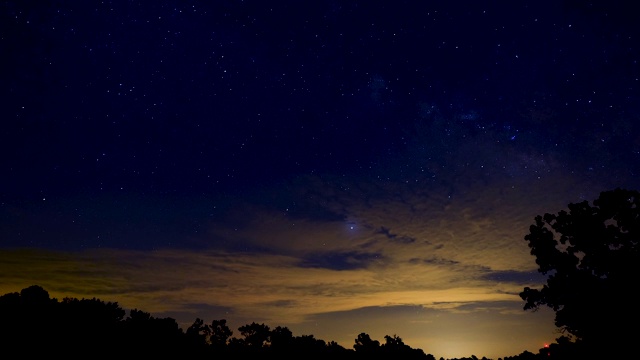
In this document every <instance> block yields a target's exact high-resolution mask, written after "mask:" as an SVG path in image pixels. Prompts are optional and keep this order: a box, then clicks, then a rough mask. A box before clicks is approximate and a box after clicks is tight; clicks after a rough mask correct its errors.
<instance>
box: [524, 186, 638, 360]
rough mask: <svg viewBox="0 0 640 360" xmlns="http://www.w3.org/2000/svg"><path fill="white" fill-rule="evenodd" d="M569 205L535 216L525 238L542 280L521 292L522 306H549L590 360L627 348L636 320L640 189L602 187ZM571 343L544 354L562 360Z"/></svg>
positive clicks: (577, 348) (628, 350)
mask: <svg viewBox="0 0 640 360" xmlns="http://www.w3.org/2000/svg"><path fill="white" fill-rule="evenodd" d="M568 209H569V211H565V210H562V211H560V212H559V213H557V214H545V215H544V216H537V217H536V218H535V224H534V225H532V226H531V227H530V233H529V234H528V235H526V236H525V240H526V241H528V242H529V247H530V248H531V254H532V255H534V256H535V257H536V263H537V264H538V266H539V269H538V271H539V272H540V273H542V274H544V275H547V283H546V284H545V285H544V286H543V287H542V289H531V288H529V287H526V288H525V289H524V291H523V292H522V293H520V296H521V297H522V299H523V300H525V301H526V303H525V305H524V308H525V310H527V309H533V310H535V309H537V308H538V307H539V306H542V305H546V306H548V307H550V308H551V309H553V310H554V311H555V313H556V316H555V324H556V326H558V327H559V328H561V329H562V330H563V331H565V332H566V333H568V334H569V335H570V338H573V339H574V340H575V344H574V345H573V346H571V348H572V349H573V351H580V352H582V353H583V354H585V355H586V354H589V357H590V358H591V357H596V356H597V357H601V358H617V357H621V356H623V355H624V354H630V353H633V352H634V349H633V347H634V346H635V344H634V341H635V339H636V338H637V335H638V331H637V330H636V329H637V324H638V320H640V308H639V307H638V306H637V304H636V300H635V296H636V292H637V291H636V290H637V289H636V288H637V279H638V278H639V277H640V268H639V267H638V264H640V254H639V252H638V241H639V240H640V193H638V192H637V191H630V190H623V189H615V190H612V191H605V192H602V193H601V194H600V197H599V198H598V199H596V200H594V201H593V205H590V204H589V203H588V202H587V201H583V202H580V203H577V204H569V205H568ZM566 339H569V337H567V338H566ZM569 347H570V344H569V342H568V340H562V342H560V343H559V344H558V346H556V347H555V348H554V347H550V349H548V351H549V353H550V356H551V355H556V356H558V358H562V357H561V356H560V355H558V354H561V353H562V352H563V351H566V350H567V349H568V348H569Z"/></svg>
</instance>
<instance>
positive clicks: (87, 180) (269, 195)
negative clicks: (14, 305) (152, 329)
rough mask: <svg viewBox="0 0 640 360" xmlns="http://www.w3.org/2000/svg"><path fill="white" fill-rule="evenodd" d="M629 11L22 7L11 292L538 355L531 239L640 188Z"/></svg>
mask: <svg viewBox="0 0 640 360" xmlns="http://www.w3.org/2000/svg"><path fill="white" fill-rule="evenodd" d="M628 6H631V5H627V4H626V2H608V1H528V2H527V1H521V2H514V1H495V2H476V1H440V2H435V1H397V0H396V1H317V2H312V1H194V0H191V1H189V0H187V1H169V0H159V1H134V0H131V1H78V2H70V1H48V2H31V1H6V0H5V1H1V2H0V53H1V54H2V63H3V66H2V70H1V71H0V76H1V77H0V81H1V83H2V87H1V88H0V91H1V92H2V93H1V94H0V102H1V104H0V105H1V106H0V112H1V113H0V116H1V118H2V127H1V129H0V150H1V152H0V169H1V171H2V176H0V190H1V191H0V294H5V293H8V292H14V291H20V290H21V289H23V288H26V287H28V286H30V285H34V284H35V285H40V286H42V287H44V288H45V290H47V291H49V293H50V295H51V296H52V297H56V298H58V299H61V298H63V297H66V296H69V297H77V298H93V297H97V298H99V299H101V300H104V301H116V302H118V303H119V305H120V306H122V307H123V308H125V309H132V308H138V309H140V310H143V311H146V312H150V313H151V314H152V315H153V316H156V317H173V318H175V319H176V320H177V321H178V323H179V324H180V325H181V326H182V327H183V328H184V329H186V328H187V327H188V326H189V325H191V324H192V323H193V322H194V320H195V319H196V318H201V319H203V320H204V321H205V322H207V323H210V322H211V321H212V320H214V319H216V320H217V319H227V321H228V322H229V324H230V326H231V328H232V330H234V336H240V335H239V333H238V331H237V327H238V326H241V325H245V324H248V323H251V322H258V323H265V324H267V325H269V326H271V327H275V326H287V327H289V328H290V330H291V331H292V332H293V333H294V335H303V334H312V335H314V336H315V337H316V338H319V339H323V340H325V341H331V340H333V341H337V342H338V343H339V344H341V345H342V346H344V347H346V348H352V345H353V344H354V340H355V338H356V337H357V335H358V334H359V333H361V332H366V333H368V334H369V335H371V337H372V338H373V339H377V340H379V341H381V342H384V335H393V334H397V335H399V336H400V337H401V338H402V339H403V340H404V341H405V343H406V344H408V345H409V346H411V347H414V348H421V349H423V350H424V351H425V352H426V353H430V354H433V355H434V356H436V358H439V357H445V358H452V357H466V356H470V355H476V356H479V357H481V356H487V357H490V358H494V359H497V358H498V357H504V356H513V355H517V354H520V353H521V352H522V351H524V350H528V351H531V352H537V351H538V349H539V348H541V347H542V346H543V345H544V344H545V343H550V342H553V341H554V339H555V338H557V337H558V336H559V335H560V334H559V333H558V332H557V331H556V328H555V327H554V325H553V315H554V314H553V313H552V312H551V311H549V310H547V309H541V310H540V311H538V312H528V311H524V310H523V309H522V307H523V305H524V303H523V301H522V300H521V299H520V297H519V296H518V293H519V292H520V291H522V289H523V288H524V287H525V286H532V287H540V286H541V284H542V283H543V282H544V278H543V277H542V276H541V275H540V274H538V273H537V271H536V269H537V267H536V264H535V258H534V257H533V256H531V255H530V254H529V249H528V246H527V243H526V241H525V240H524V236H525V235H526V234H527V232H528V227H529V225H531V224H532V223H533V219H534V217H535V216H536V215H541V214H543V213H545V212H551V213H556V212H558V211H560V210H562V209H565V208H566V206H567V204H568V203H571V202H579V201H583V200H589V201H592V200H593V199H595V198H597V197H598V195H599V193H600V192H601V191H605V190H610V189H613V188H616V187H621V188H628V189H634V190H635V189H638V188H639V187H640V186H639V185H640V184H639V182H638V177H637V176H638V173H639V171H640V122H639V121H640V116H639V114H640V112H639V110H640V109H639V107H640V102H639V101H638V100H639V95H640V91H639V87H640V81H639V78H640V67H639V66H638V59H639V55H640V53H639V51H640V47H639V45H638V44H640V43H639V38H640V28H639V25H638V22H637V21H636V20H637V19H636V17H635V15H634V14H635V13H634V12H632V11H631V8H628Z"/></svg>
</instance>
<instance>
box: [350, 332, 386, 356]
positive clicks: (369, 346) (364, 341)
mask: <svg viewBox="0 0 640 360" xmlns="http://www.w3.org/2000/svg"><path fill="white" fill-rule="evenodd" d="M353 348H354V350H355V351H356V352H357V353H360V354H363V355H368V354H376V353H378V350H379V348H380V341H378V340H373V339H371V336H369V334H367V333H360V334H358V337H357V338H356V340H355V344H353Z"/></svg>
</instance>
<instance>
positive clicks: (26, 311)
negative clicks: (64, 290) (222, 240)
mask: <svg viewBox="0 0 640 360" xmlns="http://www.w3.org/2000/svg"><path fill="white" fill-rule="evenodd" d="M125 315H126V312H125V311H124V310H123V309H122V308H120V306H119V305H118V304H117V303H112V302H103V301H101V300H98V299H95V298H94V299H82V300H79V299H73V298H65V299H63V300H62V301H58V300H57V299H55V298H54V299H52V298H50V297H49V293H48V292H47V291H46V290H44V289H43V288H42V287H40V286H37V285H33V286H30V287H28V288H25V289H23V290H22V291H21V292H20V293H8V294H5V295H2V296H0V348H1V349H2V351H3V353H5V354H15V356H19V357H23V358H39V357H62V358H65V359H87V358H100V359H102V358H105V359H106V358H121V357H123V356H124V357H139V358H163V359H166V358H191V357H194V356H196V357H202V358H216V359H237V358H243V357H251V356H254V357H258V356H260V357H274V356H275V357H277V358H279V359H294V358H295V359H299V358H303V357H304V358H306V359H327V358H332V359H365V358H367V359H368V358H369V357H370V356H372V355H373V356H376V357H382V358H388V359H396V358H402V359H407V360H413V359H415V360H435V358H434V357H433V356H432V355H427V354H425V353H424V352H423V351H422V350H420V349H413V348H411V347H409V346H408V345H406V344H404V343H403V342H402V339H401V338H400V337H398V336H396V335H394V336H385V339H386V343H385V344H383V345H380V343H379V342H378V341H376V340H371V338H370V337H369V335H367V334H365V333H362V334H360V335H358V338H357V339H356V340H355V341H356V344H355V345H354V346H353V347H354V349H347V348H344V347H342V346H341V345H339V344H338V343H336V342H334V341H331V342H328V343H327V342H325V341H324V340H321V339H316V338H315V337H314V336H313V335H302V336H294V335H293V333H292V332H291V331H290V330H289V329H288V328H286V327H281V326H278V327H276V328H274V329H271V328H270V327H269V326H267V325H265V324H257V323H255V322H254V323H251V324H247V325H244V326H241V327H239V328H238V331H239V333H240V335H241V337H239V338H235V337H232V335H233V331H231V329H230V328H229V327H228V326H227V323H226V320H225V319H221V320H213V321H212V322H211V324H205V322H204V321H203V320H202V319H199V318H196V320H195V321H194V323H193V324H192V325H191V326H190V327H189V328H188V329H187V330H186V331H183V330H182V329H181V328H180V327H179V326H178V323H177V322H176V321H175V320H174V319H172V318H156V317H153V316H151V314H149V313H146V312H144V311H141V310H138V309H133V310H131V311H130V312H129V316H126V317H125ZM372 344H375V346H372ZM361 345H364V347H361Z"/></svg>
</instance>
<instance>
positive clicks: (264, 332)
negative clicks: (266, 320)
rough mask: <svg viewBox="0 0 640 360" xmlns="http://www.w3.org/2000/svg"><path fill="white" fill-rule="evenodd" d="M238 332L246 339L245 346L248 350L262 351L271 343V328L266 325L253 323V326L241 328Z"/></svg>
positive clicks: (244, 340)
mask: <svg viewBox="0 0 640 360" xmlns="http://www.w3.org/2000/svg"><path fill="white" fill-rule="evenodd" d="M238 331H240V334H241V335H242V336H243V337H244V339H243V345H244V346H245V347H246V348H248V349H253V350H257V349H261V348H262V347H263V346H265V345H266V343H267V342H268V341H269V335H270V331H269V326H267V325H265V324H257V323H255V322H252V323H251V324H247V325H243V326H240V327H239V328H238Z"/></svg>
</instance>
